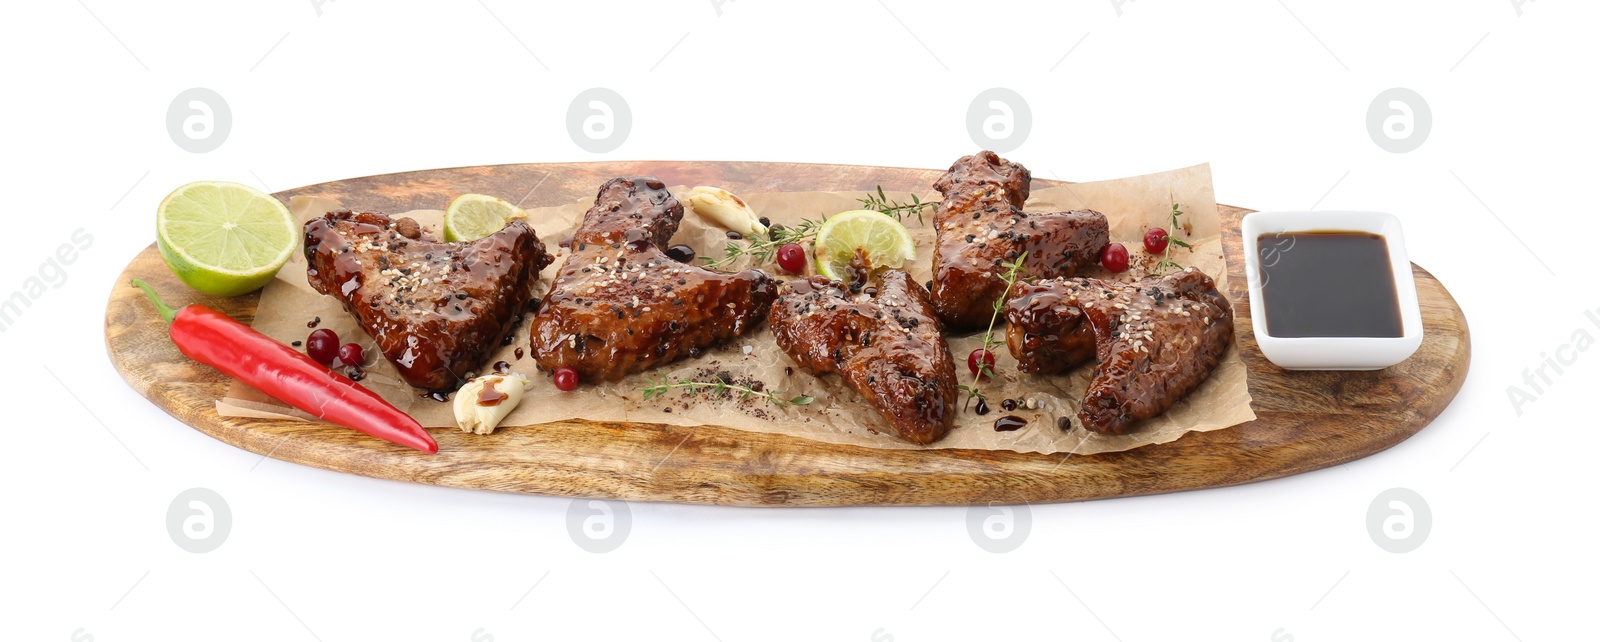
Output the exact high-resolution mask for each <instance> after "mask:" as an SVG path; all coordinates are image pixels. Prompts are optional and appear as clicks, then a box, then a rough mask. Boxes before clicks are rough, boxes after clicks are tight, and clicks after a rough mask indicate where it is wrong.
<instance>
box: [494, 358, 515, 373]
mask: <svg viewBox="0 0 1600 642" xmlns="http://www.w3.org/2000/svg"><path fill="white" fill-rule="evenodd" d="M494 371H495V373H496V374H506V373H508V372H511V364H509V363H506V362H504V361H496V362H494Z"/></svg>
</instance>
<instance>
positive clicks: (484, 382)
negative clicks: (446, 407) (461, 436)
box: [454, 375, 527, 435]
mask: <svg viewBox="0 0 1600 642" xmlns="http://www.w3.org/2000/svg"><path fill="white" fill-rule="evenodd" d="M526 384H527V380H526V379H524V378H523V377H522V376H521V375H487V376H483V377H477V378H474V379H472V380H470V381H468V382H467V383H466V385H463V386H461V389H460V390H458V391H456V397H455V400H454V410H455V415H456V425H457V426H460V427H461V431H462V432H470V433H475V434H479V435H488V434H491V433H493V432H494V429H495V428H496V427H498V426H499V425H500V422H501V421H502V420H504V419H505V418H506V415H509V414H511V411H512V410H515V409H516V407H517V404H518V403H521V402H522V389H523V386H525V385H526Z"/></svg>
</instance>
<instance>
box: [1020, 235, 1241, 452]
mask: <svg viewBox="0 0 1600 642" xmlns="http://www.w3.org/2000/svg"><path fill="white" fill-rule="evenodd" d="M1005 314H1006V324H1007V325H1006V346H1007V347H1008V348H1010V349H1011V355H1012V356H1014V357H1016V358H1017V361H1018V362H1019V366H1020V368H1021V369H1022V370H1023V371H1024V372H1034V373H1045V374H1050V373H1057V372H1063V371H1065V370H1069V369H1071V368H1073V367H1075V366H1077V365H1078V364H1080V363H1083V362H1085V361H1087V360H1089V359H1090V358H1095V359H1097V360H1098V361H1099V364H1098V365H1096V366H1095V369H1094V378H1093V379H1092V380H1091V381H1090V383H1089V389H1088V391H1087V392H1086V393H1085V394H1084V397H1083V404H1082V405H1081V406H1080V407H1079V409H1078V419H1079V420H1080V421H1082V422H1083V426H1084V427H1085V428H1087V429H1089V430H1091V431H1094V432H1097V433H1101V434H1122V433H1123V432H1125V431H1126V430H1127V429H1128V427H1129V426H1131V425H1132V424H1133V423H1134V422H1136V421H1139V420H1142V419H1149V418H1151V417H1154V416H1156V415H1159V414H1161V413H1163V412H1166V411H1167V409H1168V408H1171V407H1172V405H1173V404H1175V403H1177V402H1178V400H1180V399H1182V398H1183V397H1184V396H1186V395H1188V394H1189V393H1190V392H1192V391H1194V389H1195V388H1197V387H1199V386H1200V383H1201V382H1203V381H1205V380H1206V378H1207V377H1210V376H1211V371H1212V370H1215V369H1216V367H1217V364H1219V363H1221V362H1222V355H1223V354H1224V353H1226V352H1227V351H1228V346H1229V345H1231V344H1232V343H1233V307H1232V306H1231V305H1229V303H1228V298H1227V297H1226V296H1223V294H1222V293H1221V292H1219V291H1217V284H1216V283H1215V282H1214V281H1212V280H1211V277H1209V276H1206V275H1205V273H1203V272H1200V271H1199V270H1196V269H1194V268H1192V267H1191V268H1186V269H1184V270H1183V271H1181V272H1174V273H1172V274H1168V275H1166V276H1165V277H1160V278H1155V277H1151V278H1146V279H1143V280H1140V281H1137V282H1135V283H1121V282H1116V281H1102V280H1099V279H1081V278H1080V279H1050V280H1047V281H1039V282H1034V283H1018V284H1017V285H1016V287H1015V289H1013V290H1012V294H1011V299H1010V300H1009V301H1007V302H1006V307H1005Z"/></svg>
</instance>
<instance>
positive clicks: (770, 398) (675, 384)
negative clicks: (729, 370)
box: [639, 374, 816, 408]
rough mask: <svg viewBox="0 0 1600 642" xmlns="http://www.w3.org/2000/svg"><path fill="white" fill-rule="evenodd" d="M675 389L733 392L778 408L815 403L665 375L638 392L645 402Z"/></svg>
mask: <svg viewBox="0 0 1600 642" xmlns="http://www.w3.org/2000/svg"><path fill="white" fill-rule="evenodd" d="M677 389H685V390H688V391H689V394H694V393H696V392H699V391H701V390H710V391H711V393H712V394H713V395H721V394H722V393H724V392H735V393H738V394H739V398H740V399H750V398H752V397H755V398H759V399H765V400H766V401H767V403H770V404H772V405H774V406H777V407H779V408H782V407H784V406H789V405H795V406H804V405H806V404H809V403H811V402H813V401H816V399H815V398H813V397H810V396H808V395H795V396H792V397H791V396H788V395H787V394H785V393H784V392H783V391H780V390H754V389H751V388H748V387H745V386H740V385H735V384H731V383H728V382H726V381H722V380H721V379H718V380H716V381H694V380H691V379H669V378H667V375H666V374H661V378H660V379H657V380H654V381H652V382H651V383H650V385H648V386H644V387H641V388H639V390H642V391H644V400H645V401H649V400H651V399H655V398H657V397H663V396H666V394H667V393H669V392H671V391H673V390H677Z"/></svg>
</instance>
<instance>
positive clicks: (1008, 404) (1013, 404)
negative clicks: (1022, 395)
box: [1000, 399, 1017, 412]
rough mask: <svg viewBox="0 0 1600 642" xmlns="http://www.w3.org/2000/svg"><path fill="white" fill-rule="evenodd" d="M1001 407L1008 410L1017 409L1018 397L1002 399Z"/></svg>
mask: <svg viewBox="0 0 1600 642" xmlns="http://www.w3.org/2000/svg"><path fill="white" fill-rule="evenodd" d="M1000 409H1001V410H1004V411H1006V412H1011V411H1013V410H1016V409H1017V400H1016V399H1006V400H1003V401H1001V402H1000Z"/></svg>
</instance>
